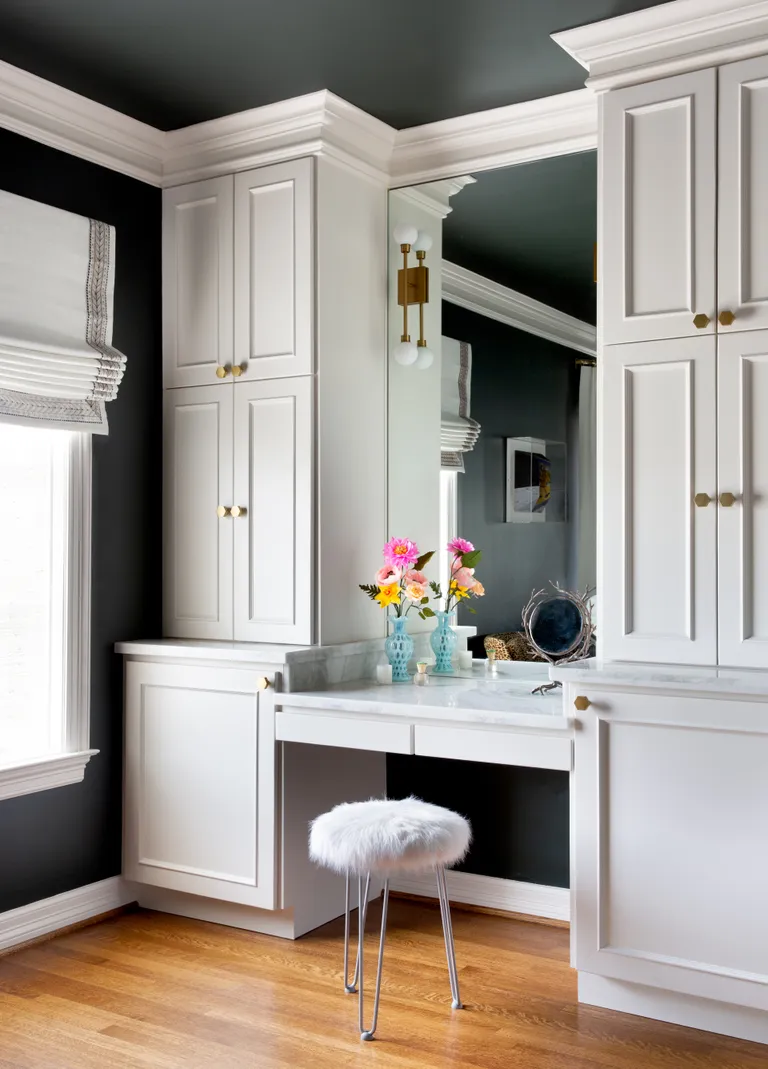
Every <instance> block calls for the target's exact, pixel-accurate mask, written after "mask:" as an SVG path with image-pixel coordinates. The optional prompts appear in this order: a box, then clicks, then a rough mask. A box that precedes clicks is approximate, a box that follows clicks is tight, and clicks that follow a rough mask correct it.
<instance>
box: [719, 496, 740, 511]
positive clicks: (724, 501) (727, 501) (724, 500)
mask: <svg viewBox="0 0 768 1069" xmlns="http://www.w3.org/2000/svg"><path fill="white" fill-rule="evenodd" d="M720 504H721V505H722V506H723V508H724V509H729V508H730V507H731V506H732V505H735V504H736V498H735V496H734V495H733V494H721V495H720Z"/></svg>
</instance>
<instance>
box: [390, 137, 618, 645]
mask: <svg viewBox="0 0 768 1069" xmlns="http://www.w3.org/2000/svg"><path fill="white" fill-rule="evenodd" d="M596 184H597V178H596V156H595V153H591V152H590V153H579V154H574V155H571V156H561V157H557V158H554V159H550V160H538V161H535V162H532V163H527V164H521V165H518V166H515V167H507V168H501V169H499V170H497V171H487V172H481V173H477V174H465V175H461V176H458V177H456V178H452V179H445V180H442V181H438V182H431V183H427V184H425V185H420V186H413V187H409V188H406V189H399V190H393V191H392V192H391V193H390V211H389V215H390V219H389V226H390V235H391V243H390V249H391V257H390V278H389V291H390V302H389V315H390V377H389V443H390V445H389V454H390V455H389V460H390V464H389V472H390V474H389V501H390V508H389V528H390V533H391V534H403V533H405V534H407V535H408V537H410V538H413V539H414V540H415V541H417V542H418V544H419V545H420V546H424V547H427V546H428V547H430V548H431V547H433V546H436V547H439V548H440V553H439V554H438V557H439V559H437V558H436V561H435V562H433V565H432V569H433V572H434V573H435V575H434V578H436V579H439V581H440V582H441V583H443V584H445V582H446V580H447V579H448V572H449V567H450V558H449V554H448V553H446V552H445V546H446V545H447V543H448V542H449V541H450V540H451V539H453V538H455V537H457V536H459V537H461V538H464V539H467V540H468V541H470V542H472V543H473V544H474V545H475V546H476V547H478V548H480V549H482V554H483V556H482V580H483V586H484V588H485V594H484V596H483V597H482V598H474V599H472V602H471V606H470V605H469V604H468V603H465V604H462V605H460V606H459V609H458V619H457V624H458V625H459V626H460V627H461V626H470V627H473V628H475V629H476V636H475V637H474V638H473V639H471V640H470V648H472V649H473V652H474V654H475V656H483V654H484V653H485V651H486V650H488V649H493V650H494V652H495V653H496V655H497V657H499V658H501V659H506V658H509V659H517V660H519V659H541V658H542V656H544V654H542V650H544V649H546V651H547V653H548V654H549V655H550V656H555V657H558V656H561V655H563V654H567V653H568V652H569V649H566V647H568V646H569V645H570V647H573V646H574V645H578V642H579V635H580V630H581V628H580V623H579V621H576V620H575V619H574V620H571V621H570V623H569V621H568V620H567V619H565V617H564V616H563V613H566V614H567V613H568V612H571V611H573V612H575V606H574V605H573V603H572V602H562V601H561V600H560V599H555V598H552V599H549V601H544V602H542V603H540V604H539V606H538V608H537V610H536V617H535V620H533V621H531V623H532V625H533V632H532V633H529V634H528V636H526V634H525V628H524V626H523V614H524V611H525V609H526V606H527V605H528V603H529V601H530V598H531V593H532V591H535V590H539V589H541V588H545V587H546V588H549V585H550V583H553V584H557V585H558V586H559V587H561V588H562V589H564V590H574V591H580V592H581V593H582V594H583V593H584V592H585V590H587V588H589V590H590V592H591V591H592V590H593V588H594V587H595V585H596V567H595V557H596V551H595V385H596V371H595V345H596V343H595V328H594V323H595V290H596V285H595V276H594V262H595V241H596ZM406 239H410V241H409V244H410V246H411V248H410V250H409V252H408V255H407V256H405V255H404V254H403V251H402V250H403V243H404V241H405V240H406ZM550 602H551V603H552V604H550ZM563 606H565V607H563ZM470 607H471V608H472V609H474V610H475V614H474V615H473V614H471V613H470ZM577 625H578V626H577ZM422 626H423V627H428V626H429V623H428V622H426V623H424V624H423V625H422ZM569 628H570V630H569ZM414 630H416V627H414ZM532 635H533V637H535V642H533V641H532V640H531V639H532ZM569 636H570V637H569ZM539 639H540V640H541V647H540V649H537V648H536V646H537V645H538V644H539Z"/></svg>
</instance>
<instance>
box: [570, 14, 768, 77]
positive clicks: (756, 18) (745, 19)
mask: <svg viewBox="0 0 768 1069" xmlns="http://www.w3.org/2000/svg"><path fill="white" fill-rule="evenodd" d="M552 39H553V40H554V41H555V42H557V44H559V45H560V47H561V48H564V49H565V51H566V52H568V53H569V54H570V55H571V56H573V58H574V59H575V60H577V61H578V62H579V63H580V64H581V65H582V66H583V67H585V68H586V69H587V70H588V71H589V78H588V79H587V85H588V86H589V87H590V88H591V89H593V90H606V89H614V88H616V87H617V86H622V85H629V84H631V83H633V82H638V81H646V80H647V81H650V80H651V79H654V78H663V77H666V76H667V75H672V74H680V73H682V72H683V71H688V70H695V69H700V68H702V67H710V66H714V65H716V64H720V63H730V62H733V61H735V60H738V59H748V58H750V57H751V56H757V55H762V54H765V52H767V51H768V2H766V0H672V2H671V3H666V4H660V5H659V6H658V7H650V8H646V9H645V10H643V11H634V12H631V13H630V14H627V15H618V16H617V17H616V18H613V19H606V20H605V21H603V22H596V23H593V24H592V25H590V26H580V27H578V28H577V29H575V30H564V31H563V32H562V33H553V34H552Z"/></svg>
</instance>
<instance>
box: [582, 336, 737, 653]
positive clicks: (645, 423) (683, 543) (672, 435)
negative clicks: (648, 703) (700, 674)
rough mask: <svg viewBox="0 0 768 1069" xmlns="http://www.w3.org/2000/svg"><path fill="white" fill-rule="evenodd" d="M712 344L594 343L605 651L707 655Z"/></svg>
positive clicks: (711, 615)
mask: <svg viewBox="0 0 768 1069" xmlns="http://www.w3.org/2000/svg"><path fill="white" fill-rule="evenodd" d="M715 347H716V339H715V338H714V337H709V338H681V339H677V340H676V341H665V342H643V343H641V344H637V345H611V346H606V347H605V349H604V350H603V356H602V361H601V364H602V374H603V420H602V428H603V441H602V449H601V456H602V486H603V492H602V495H601V497H602V505H601V508H602V530H603V532H604V537H603V547H602V565H603V570H602V576H601V580H600V591H601V595H600V605H601V617H602V618H601V620H600V644H601V649H602V654H603V656H604V657H606V658H609V659H615V660H621V661H661V662H665V663H676V664H716V663H717V624H716V620H717V615H716V614H717V606H716V589H717V561H716V551H717V547H716V536H717V507H716V504H715V495H716V468H715V465H716V440H715V433H716V430H715V420H716V398H715ZM702 495H703V496H702Z"/></svg>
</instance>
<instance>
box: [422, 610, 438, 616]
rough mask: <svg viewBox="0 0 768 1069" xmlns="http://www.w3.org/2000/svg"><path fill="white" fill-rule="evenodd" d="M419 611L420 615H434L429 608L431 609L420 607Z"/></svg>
mask: <svg viewBox="0 0 768 1069" xmlns="http://www.w3.org/2000/svg"><path fill="white" fill-rule="evenodd" d="M421 612H422V615H423V616H434V615H435V614H434V613H433V612H432V610H431V609H422V610H421Z"/></svg>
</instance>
